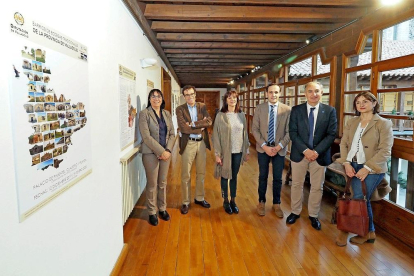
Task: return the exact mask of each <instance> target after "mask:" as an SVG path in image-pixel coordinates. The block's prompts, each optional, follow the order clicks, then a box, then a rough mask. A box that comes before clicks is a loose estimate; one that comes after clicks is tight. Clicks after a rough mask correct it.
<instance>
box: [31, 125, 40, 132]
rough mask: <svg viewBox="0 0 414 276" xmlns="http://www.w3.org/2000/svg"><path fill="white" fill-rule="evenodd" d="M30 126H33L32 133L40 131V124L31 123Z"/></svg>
mask: <svg viewBox="0 0 414 276" xmlns="http://www.w3.org/2000/svg"><path fill="white" fill-rule="evenodd" d="M32 128H33V131H34V133H39V132H40V125H33V126H32Z"/></svg>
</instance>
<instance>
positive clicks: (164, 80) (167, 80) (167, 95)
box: [161, 67, 172, 114]
mask: <svg viewBox="0 0 414 276" xmlns="http://www.w3.org/2000/svg"><path fill="white" fill-rule="evenodd" d="M161 85H162V87H161V91H162V93H163V94H164V101H165V110H168V111H169V112H170V113H171V77H170V75H169V74H168V73H167V71H165V70H164V68H162V67H161ZM171 114H172V113H171Z"/></svg>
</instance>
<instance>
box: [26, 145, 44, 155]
mask: <svg viewBox="0 0 414 276" xmlns="http://www.w3.org/2000/svg"><path fill="white" fill-rule="evenodd" d="M29 152H30V155H35V154H38V153H42V152H43V145H34V146H33V147H32V148H31V149H29Z"/></svg>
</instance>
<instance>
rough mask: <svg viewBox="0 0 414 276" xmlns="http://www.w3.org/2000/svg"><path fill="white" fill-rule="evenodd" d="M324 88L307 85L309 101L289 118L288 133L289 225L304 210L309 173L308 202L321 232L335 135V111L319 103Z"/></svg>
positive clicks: (313, 84)
mask: <svg viewBox="0 0 414 276" xmlns="http://www.w3.org/2000/svg"><path fill="white" fill-rule="evenodd" d="M322 89H323V87H322V84H320V83H318V82H309V83H307V84H306V86H305V96H306V99H307V102H306V103H304V104H300V105H297V106H294V107H293V108H292V112H291V115H290V122H289V134H290V139H291V141H292V149H291V153H290V160H291V165H292V189H291V208H292V213H291V214H290V215H289V216H288V217H287V219H286V222H287V223H289V224H293V223H295V222H296V219H298V218H299V216H300V213H301V211H302V200H303V182H304V181H305V176H306V172H307V171H309V173H310V181H311V188H310V193H309V200H308V212H309V219H310V220H311V224H312V227H313V228H315V229H316V230H320V229H321V223H320V222H319V220H318V214H319V210H320V205H321V200H322V190H323V183H324V181H325V170H326V166H328V165H329V164H330V163H332V159H331V150H330V147H331V144H332V142H333V141H334V139H335V136H336V127H337V120H336V110H335V108H334V107H331V106H329V105H326V104H323V103H320V102H319V101H320V99H321V97H322V93H323V91H322Z"/></svg>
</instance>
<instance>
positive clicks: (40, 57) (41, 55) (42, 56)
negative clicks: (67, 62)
mask: <svg viewBox="0 0 414 276" xmlns="http://www.w3.org/2000/svg"><path fill="white" fill-rule="evenodd" d="M35 54H36V61H39V62H42V63H45V62H46V51H44V50H42V49H39V48H38V49H36V51H35Z"/></svg>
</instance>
